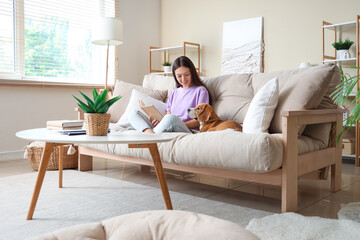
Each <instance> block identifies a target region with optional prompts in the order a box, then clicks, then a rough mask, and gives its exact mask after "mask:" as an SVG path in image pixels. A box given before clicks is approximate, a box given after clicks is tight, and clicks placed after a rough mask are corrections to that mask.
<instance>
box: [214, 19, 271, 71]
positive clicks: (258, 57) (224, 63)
mask: <svg viewBox="0 0 360 240" xmlns="http://www.w3.org/2000/svg"><path fill="white" fill-rule="evenodd" d="M263 52H264V41H263V17H257V18H249V19H244V20H238V21H231V22H225V23H224V26H223V48H222V60H221V74H222V75H225V74H233V73H259V72H263V71H264V67H263V65H264V64H263Z"/></svg>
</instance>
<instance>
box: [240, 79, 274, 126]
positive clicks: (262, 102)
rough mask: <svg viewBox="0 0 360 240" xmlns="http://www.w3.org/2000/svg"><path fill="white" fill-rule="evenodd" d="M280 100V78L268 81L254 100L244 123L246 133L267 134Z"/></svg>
mask: <svg viewBox="0 0 360 240" xmlns="http://www.w3.org/2000/svg"><path fill="white" fill-rule="evenodd" d="M278 100H279V83H278V78H277V77H276V78H273V79H271V80H270V81H268V82H267V83H266V84H265V85H264V86H263V87H262V88H261V89H260V90H259V91H258V92H257V93H256V94H255V96H254V98H253V99H252V101H251V103H250V106H249V110H248V111H247V113H246V115H245V119H244V122H243V132H244V133H267V132H268V128H269V126H270V123H271V121H272V119H273V116H274V112H275V108H276V106H277V104H278Z"/></svg>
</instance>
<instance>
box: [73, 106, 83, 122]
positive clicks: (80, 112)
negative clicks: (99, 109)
mask: <svg viewBox="0 0 360 240" xmlns="http://www.w3.org/2000/svg"><path fill="white" fill-rule="evenodd" d="M75 112H77V114H78V120H84V112H83V110H81V109H80V108H78V107H76V108H75Z"/></svg>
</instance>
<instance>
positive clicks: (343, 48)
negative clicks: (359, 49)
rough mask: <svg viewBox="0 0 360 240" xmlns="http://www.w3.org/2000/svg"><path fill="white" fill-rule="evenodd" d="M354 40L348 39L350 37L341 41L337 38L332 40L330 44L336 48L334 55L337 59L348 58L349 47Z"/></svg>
mask: <svg viewBox="0 0 360 240" xmlns="http://www.w3.org/2000/svg"><path fill="white" fill-rule="evenodd" d="M353 44H354V42H353V41H350V39H345V41H344V42H343V41H342V40H341V39H339V41H338V42H334V43H333V44H332V45H333V47H334V48H335V49H336V50H337V51H336V56H337V59H348V58H350V53H349V49H350V47H351V45H353Z"/></svg>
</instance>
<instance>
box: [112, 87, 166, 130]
mask: <svg viewBox="0 0 360 240" xmlns="http://www.w3.org/2000/svg"><path fill="white" fill-rule="evenodd" d="M139 100H142V101H143V103H144V105H145V106H149V105H154V107H155V108H156V109H157V110H158V111H159V112H160V113H161V114H163V115H164V114H165V112H166V110H165V108H166V103H164V102H162V101H159V100H157V99H155V98H152V97H150V96H149V95H147V94H144V93H142V92H140V91H138V90H136V89H133V90H132V93H131V97H130V100H129V104H128V105H127V107H126V110H125V112H124V114H123V115H122V116H121V117H120V119H119V121H118V122H117V125H119V126H121V127H130V126H131V125H130V123H129V120H128V114H129V112H130V111H132V110H140V111H141V112H142V113H144V114H145V112H144V111H143V110H142V109H141V108H140V105H139ZM145 115H146V114H145Z"/></svg>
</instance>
